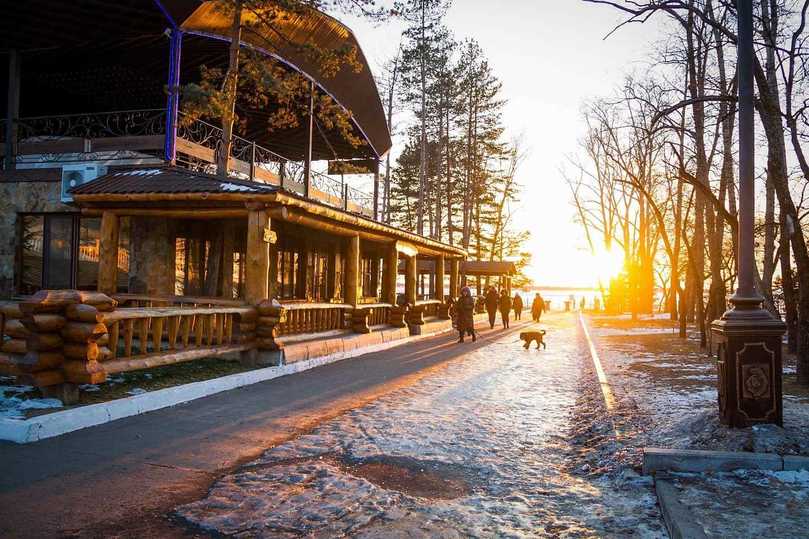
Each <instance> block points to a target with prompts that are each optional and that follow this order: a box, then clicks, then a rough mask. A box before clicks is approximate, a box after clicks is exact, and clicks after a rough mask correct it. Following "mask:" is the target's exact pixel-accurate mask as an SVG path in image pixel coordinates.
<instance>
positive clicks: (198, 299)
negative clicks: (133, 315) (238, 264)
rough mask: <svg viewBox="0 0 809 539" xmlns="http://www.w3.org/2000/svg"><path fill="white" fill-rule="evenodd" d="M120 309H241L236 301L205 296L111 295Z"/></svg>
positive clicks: (239, 303)
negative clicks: (171, 307) (173, 307)
mask: <svg viewBox="0 0 809 539" xmlns="http://www.w3.org/2000/svg"><path fill="white" fill-rule="evenodd" d="M112 298H113V299H114V300H115V301H117V302H118V305H119V306H120V307H147V308H149V307H169V306H176V307H243V306H244V305H245V303H244V302H243V301H240V300H236V299H224V298H214V297H207V296H150V295H146V294H113V295H112Z"/></svg>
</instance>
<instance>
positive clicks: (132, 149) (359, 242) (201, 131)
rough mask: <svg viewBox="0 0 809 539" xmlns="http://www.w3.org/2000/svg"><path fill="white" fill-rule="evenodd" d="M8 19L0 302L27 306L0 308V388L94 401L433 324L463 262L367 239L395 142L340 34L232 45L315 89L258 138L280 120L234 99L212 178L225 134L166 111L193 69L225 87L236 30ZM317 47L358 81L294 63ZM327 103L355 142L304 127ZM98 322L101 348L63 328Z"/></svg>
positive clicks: (322, 22)
mask: <svg viewBox="0 0 809 539" xmlns="http://www.w3.org/2000/svg"><path fill="white" fill-rule="evenodd" d="M9 9H11V10H12V12H11V13H3V17H1V19H2V21H3V22H2V32H0V39H2V43H1V44H0V54H2V55H3V56H5V59H6V64H7V69H6V70H4V71H3V73H2V75H0V77H1V78H0V85H2V87H3V88H4V89H5V90H6V99H5V100H4V105H5V110H4V114H3V116H4V120H3V122H2V130H1V131H0V142H1V144H0V152H2V154H1V155H0V157H2V162H3V169H2V173H1V174H0V298H7V299H9V300H13V299H16V300H23V301H22V303H19V302H12V303H7V304H5V305H4V306H3V309H2V312H3V318H2V320H3V326H2V327H3V332H2V337H3V344H2V346H3V351H4V352H5V353H6V354H8V358H10V359H7V360H6V370H7V371H12V372H14V373H15V374H20V375H25V376H28V378H29V379H31V380H32V382H33V383H36V384H37V385H40V386H56V385H59V384H63V383H68V384H70V383H84V382H94V381H98V380H101V379H103V378H104V376H105V373H110V372H119V371H120V370H130V369H132V368H146V367H148V366H153V365H155V364H165V363H168V362H172V361H174V360H177V361H186V360H188V359H193V358H194V357H202V355H204V353H205V352H207V353H208V355H210V354H218V353H224V352H225V351H227V352H234V351H238V352H243V353H244V352H250V351H254V350H256V349H258V350H262V349H264V350H272V349H278V348H279V347H281V345H282V343H281V341H282V338H283V337H284V336H293V335H297V334H307V335H309V334H313V333H315V334H316V333H320V334H323V335H326V334H331V333H333V332H335V331H346V330H348V331H350V330H352V329H353V330H354V331H356V332H360V333H366V332H369V331H371V330H372V329H371V328H374V327H380V328H381V327H386V326H391V325H392V326H403V327H404V326H408V325H409V326H410V327H411V330H414V329H416V326H418V325H419V322H420V321H423V317H424V316H431V315H433V316H439V315H441V316H442V317H443V318H446V317H447V316H446V313H447V308H446V302H445V298H446V297H448V296H453V297H454V296H456V295H457V288H458V281H459V264H460V262H461V261H462V260H463V259H464V258H465V257H466V253H465V252H464V251H463V250H462V249H460V248H458V247H454V246H451V245H446V244H444V243H441V242H438V241H435V240H432V239H430V238H427V237H423V236H419V235H417V234H413V233H410V232H407V231H404V230H401V229H398V228H396V227H393V226H390V225H389V224H386V223H383V222H381V221H380V219H379V189H378V187H379V160H380V159H381V158H382V156H383V155H385V154H386V152H387V151H388V150H389V149H390V146H391V140H390V134H389V131H388V126H387V124H386V120H385V114H384V111H383V107H382V105H381V102H380V99H379V95H378V93H377V88H376V84H375V82H374V79H373V76H372V73H371V71H370V69H369V66H368V65H367V62H366V60H365V58H364V56H363V54H362V50H361V49H360V47H359V44H358V43H357V41H356V39H355V38H354V36H353V34H352V33H351V31H350V29H348V28H346V27H345V26H344V25H342V24H341V23H340V22H338V21H336V20H335V19H333V18H331V17H329V16H327V15H325V14H323V13H320V12H317V11H314V10H309V11H307V12H306V13H305V14H303V15H295V16H290V17H288V18H284V19H283V20H280V21H279V23H278V28H277V29H276V30H277V31H276V32H274V33H273V34H272V35H260V36H257V35H254V34H252V33H249V32H245V33H244V34H243V37H242V42H241V47H242V48H243V49H245V50H248V49H249V50H250V51H251V52H254V53H258V54H264V55H267V56H268V57H272V58H273V59H274V60H275V61H279V62H280V63H281V64H282V65H283V66H285V69H289V70H294V71H297V72H299V73H301V74H302V75H303V76H304V77H306V78H307V79H308V80H309V81H310V96H309V98H310V109H309V111H310V114H309V115H308V117H306V118H304V119H303V121H300V122H298V125H296V126H291V127H288V128H284V129H275V130H269V129H268V128H267V118H268V116H269V115H270V114H271V113H272V112H273V110H274V107H275V106H276V105H275V104H273V103H268V104H266V106H263V107H262V108H258V106H257V105H256V103H254V102H253V101H251V100H250V99H248V98H247V97H249V96H241V95H240V96H239V98H238V99H237V103H236V108H237V110H238V114H239V116H240V119H241V121H240V122H239V123H238V124H237V126H236V128H235V130H236V133H237V135H238V136H234V137H233V139H232V145H231V146H232V147H231V154H230V156H229V159H228V167H227V168H228V175H227V176H226V177H224V176H222V175H216V174H214V173H215V172H216V170H215V165H214V163H215V161H216V159H215V158H216V152H217V148H218V147H219V140H220V137H221V129H220V127H218V126H217V125H214V124H213V123H211V121H205V120H203V119H196V118H190V117H187V116H185V115H184V112H183V102H182V99H181V95H180V93H181V88H182V87H183V85H186V84H188V83H193V82H198V81H199V80H200V76H201V75H200V73H201V67H202V66H205V67H207V68H217V67H218V68H226V65H227V58H228V47H229V41H230V38H229V37H228V35H229V26H230V20H229V18H228V17H227V16H225V15H224V14H223V13H222V12H221V10H218V9H216V6H215V3H214V2H209V1H202V2H201V1H196V0H121V1H116V2H111V1H101V0H94V1H91V2H80V3H77V2H59V1H56V0H32V1H30V2H23V3H18V4H15V6H14V7H13V8H6V10H9ZM245 16H247V14H246V15H245ZM312 43H314V44H315V45H317V46H318V47H320V48H324V49H329V48H332V49H345V48H346V47H348V48H356V50H357V58H358V61H359V62H360V63H361V64H362V69H361V70H360V71H356V70H355V69H353V68H350V67H348V66H345V67H343V68H342V69H341V70H340V71H339V72H338V73H337V74H336V75H333V76H325V75H324V74H323V73H322V72H321V69H320V67H319V66H318V65H317V64H316V63H313V62H312V60H311V59H310V58H308V57H307V55H306V54H305V53H304V52H303V51H304V49H305V48H306V45H307V44H312ZM324 95H328V96H329V97H331V99H333V100H334V101H335V102H336V103H337V104H338V105H339V106H341V107H343V108H344V109H345V110H346V111H349V112H350V117H351V129H352V131H353V133H352V134H351V137H353V138H359V139H360V140H361V141H362V144H360V145H359V146H357V145H356V144H352V143H351V141H350V140H346V137H345V136H344V134H343V133H341V132H340V131H339V130H337V129H334V128H329V127H328V126H326V125H320V122H318V120H317V118H316V117H315V115H314V114H312V113H311V111H312V110H313V108H312V107H313V105H312V104H313V103H315V102H316V100H318V99H319V98H320V97H321V96H324ZM346 163H349V164H353V165H356V166H354V169H355V170H356V169H361V170H364V171H365V172H367V175H366V176H365V178H364V179H365V180H366V185H368V186H369V188H368V189H367V191H368V192H367V193H366V192H364V191H363V190H361V189H357V188H356V187H355V186H352V185H349V182H347V181H346V178H347V176H340V175H337V174H329V171H330V170H331V171H332V172H334V171H335V170H336V169H338V168H339V166H343V169H345V166H344V165H345V164H346ZM338 165H339V166H338ZM350 178H353V179H356V178H354V177H353V176H352V177H350ZM359 179H363V178H362V177H361V178H359ZM420 261H421V262H422V263H424V262H425V261H429V267H430V268H432V271H431V272H430V274H429V276H428V277H427V278H426V279H425V278H419V274H420V273H423V272H420V271H419V269H418V268H419V262H420ZM77 306H81V308H79V307H77ZM256 309H257V310H256ZM93 313H95V314H93ZM104 313H106V314H104ZM44 314H48V316H57V317H61V318H60V319H59V320H56V319H55V318H54V319H48V320H45V319H39V318H37V317H41V316H42V315H44ZM60 320H61V321H60ZM94 323H98V324H101V325H102V326H104V329H103V331H102V330H101V329H100V328H95V329H93V328H88V327H85V326H79V325H77V324H94ZM8 328H12V329H13V331H11V332H9V329H8ZM66 328H67V329H66ZM329 332H331V333H329ZM195 347H196V348H195ZM113 362H117V363H113Z"/></svg>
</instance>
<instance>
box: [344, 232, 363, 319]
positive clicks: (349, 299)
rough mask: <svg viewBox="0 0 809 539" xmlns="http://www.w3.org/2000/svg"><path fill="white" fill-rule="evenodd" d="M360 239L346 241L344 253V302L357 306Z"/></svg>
mask: <svg viewBox="0 0 809 539" xmlns="http://www.w3.org/2000/svg"><path fill="white" fill-rule="evenodd" d="M359 276H360V237H359V235H357V236H352V237H350V238H349V239H348V249H347V252H346V290H345V302H346V303H347V304H349V305H353V306H355V307H356V306H357V304H358V303H359V302H360V292H361V290H360V286H359Z"/></svg>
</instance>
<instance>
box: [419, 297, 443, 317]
mask: <svg viewBox="0 0 809 539" xmlns="http://www.w3.org/2000/svg"><path fill="white" fill-rule="evenodd" d="M416 308H418V309H420V310H421V311H422V315H423V316H425V317H427V318H432V317H436V316H438V314H439V311H440V308H441V301H439V300H437V299H426V300H421V301H417V302H416Z"/></svg>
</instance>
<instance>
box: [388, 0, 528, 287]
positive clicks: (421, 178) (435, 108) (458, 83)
mask: <svg viewBox="0 0 809 539" xmlns="http://www.w3.org/2000/svg"><path fill="white" fill-rule="evenodd" d="M449 7H450V2H449V1H448V0H411V1H406V2H398V3H397V4H396V10H395V13H396V16H397V17H399V18H400V19H401V20H403V21H404V22H405V26H406V28H405V30H404V32H403V34H402V36H401V44H400V47H399V50H398V51H397V53H396V55H395V56H394V57H393V58H391V59H390V60H389V61H388V62H387V63H386V64H385V66H384V67H383V69H382V72H381V73H380V75H379V85H380V89H381V93H382V96H383V101H384V104H385V106H386V107H387V114H388V121H389V124H390V125H391V126H392V129H393V130H395V131H397V132H398V134H400V135H401V137H402V139H403V140H404V143H403V146H402V147H401V149H400V150H401V151H400V152H399V153H398V155H396V156H395V159H393V158H391V157H390V156H388V158H387V163H386V167H385V173H384V185H383V189H382V193H383V204H382V208H383V219H385V220H386V221H387V222H390V223H393V224H396V225H397V226H401V227H403V228H406V229H408V230H412V231H415V232H418V233H419V234H425V235H428V236H430V237H432V238H435V239H437V240H440V241H444V242H446V243H449V244H450V245H459V246H462V247H463V248H464V249H466V250H467V251H468V252H469V253H470V259H478V260H500V259H513V260H515V261H516V263H517V266H518V268H519V269H522V268H523V267H525V266H526V265H527V264H528V262H529V261H530V254H529V253H527V252H525V250H524V248H523V247H524V243H525V241H526V240H527V239H528V232H527V231H521V230H517V229H516V228H515V226H514V222H513V216H514V210H515V207H514V206H515V205H514V203H515V202H516V201H517V200H518V197H519V193H520V185H519V183H518V181H517V178H516V176H517V173H518V170H519V167H520V165H521V164H522V162H523V160H524V158H525V151H524V148H523V147H522V145H521V143H520V141H519V140H518V139H515V140H507V138H506V136H507V135H506V128H505V126H504V124H503V118H502V116H503V108H504V106H505V101H504V99H503V97H502V95H501V88H502V83H501V82H500V80H498V78H497V76H496V75H495V74H494V72H493V69H492V66H491V65H490V64H489V61H488V59H487V57H486V54H485V53H484V51H483V50H482V48H481V47H480V45H479V44H478V43H477V42H476V41H475V40H474V39H462V40H458V39H456V37H455V36H454V35H453V34H452V32H451V31H450V30H449V29H448V28H447V27H446V25H445V24H444V22H443V19H444V16H445V15H446V12H447V10H448V9H449ZM394 127H395V129H394ZM525 282H526V280H525V278H518V279H517V280H516V281H515V283H516V284H518V285H521V284H525Z"/></svg>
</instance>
